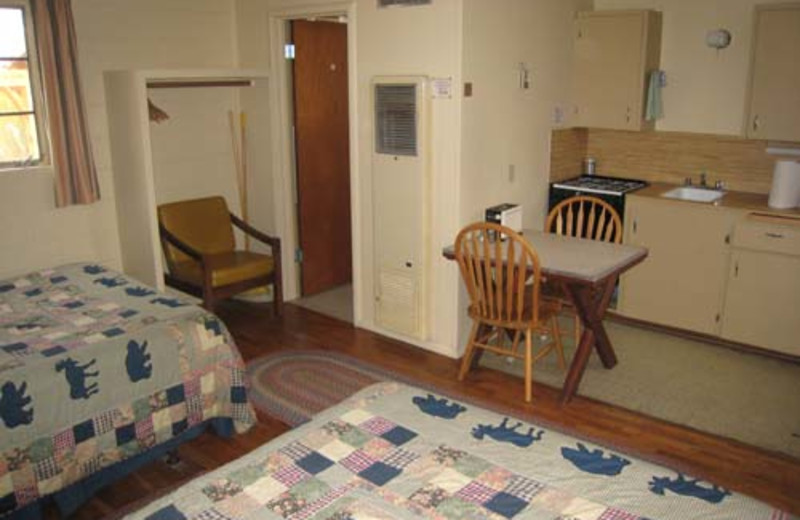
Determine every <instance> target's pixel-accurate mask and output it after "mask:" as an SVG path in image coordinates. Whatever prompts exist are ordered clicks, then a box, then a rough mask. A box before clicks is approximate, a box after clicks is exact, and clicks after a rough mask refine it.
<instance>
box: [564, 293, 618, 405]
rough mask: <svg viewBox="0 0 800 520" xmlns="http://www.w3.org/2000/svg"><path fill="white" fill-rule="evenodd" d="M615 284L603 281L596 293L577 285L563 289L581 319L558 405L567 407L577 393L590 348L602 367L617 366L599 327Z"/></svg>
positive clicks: (615, 358) (615, 359)
mask: <svg viewBox="0 0 800 520" xmlns="http://www.w3.org/2000/svg"><path fill="white" fill-rule="evenodd" d="M616 281H617V280H616V277H612V278H611V279H609V280H607V281H606V284H605V285H604V286H601V287H599V288H598V289H600V290H599V291H598V290H596V289H593V288H591V287H587V286H581V285H571V284H570V285H567V286H566V288H567V290H568V291H569V294H570V297H571V298H572V301H573V303H574V304H575V312H577V313H578V316H580V318H581V322H582V323H583V326H584V330H583V335H582V336H581V341H580V343H579V344H578V348H577V349H576V350H575V355H574V356H573V358H572V363H571V364H570V366H569V372H567V377H566V379H565V381H564V388H563V389H562V391H561V403H562V404H567V403H568V402H569V401H570V400H571V399H572V396H573V395H575V392H576V391H577V390H578V386H579V385H580V382H581V378H583V372H584V370H586V363H587V362H588V361H589V355H590V354H591V353H592V346H594V347H595V348H596V349H597V354H598V356H600V360H601V361H602V363H603V366H604V367H606V368H609V369H610V368H613V367H614V366H615V365H616V364H617V356H616V354H615V353H614V348H613V347H612V346H611V341H610V340H609V339H608V334H606V329H605V327H604V326H603V317H604V316H605V314H606V309H607V308H608V304H609V302H610V301H611V296H612V294H613V293H614V286H615V285H616Z"/></svg>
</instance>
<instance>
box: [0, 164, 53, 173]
mask: <svg viewBox="0 0 800 520" xmlns="http://www.w3.org/2000/svg"><path fill="white" fill-rule="evenodd" d="M4 173H12V174H13V173H24V174H31V173H33V174H37V173H41V174H44V173H46V174H51V173H53V167H52V166H50V165H49V164H38V165H36V166H10V167H6V168H3V167H0V175H2V174H4Z"/></svg>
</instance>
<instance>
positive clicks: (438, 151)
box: [356, 0, 462, 355]
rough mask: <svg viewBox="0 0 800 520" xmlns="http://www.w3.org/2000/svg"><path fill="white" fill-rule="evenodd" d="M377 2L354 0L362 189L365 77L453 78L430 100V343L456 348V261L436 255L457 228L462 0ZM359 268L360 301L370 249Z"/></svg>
mask: <svg viewBox="0 0 800 520" xmlns="http://www.w3.org/2000/svg"><path fill="white" fill-rule="evenodd" d="M376 4H377V2H374V1H373V0H360V1H359V2H358V19H357V27H358V29H357V37H356V38H357V41H358V47H357V57H358V60H357V67H358V78H359V81H358V102H359V105H360V107H362V111H361V116H360V119H359V122H358V131H359V134H358V135H359V165H360V168H361V185H360V189H361V190H362V193H364V194H369V193H371V191H372V184H371V182H370V180H371V174H370V166H371V160H372V159H371V156H372V113H371V110H369V107H370V81H371V79H372V78H373V77H375V76H384V75H425V76H429V77H431V78H452V80H453V85H454V89H453V90H454V96H453V97H452V98H451V99H444V98H443V99H433V100H431V104H430V109H431V114H430V115H431V139H430V144H431V146H430V150H431V174H432V186H431V188H432V203H431V209H432V214H431V219H430V220H431V226H432V229H431V235H430V238H429V240H430V244H429V246H430V253H431V262H432V278H431V280H430V292H431V294H430V295H429V297H430V299H429V302H430V305H429V307H428V309H429V313H428V314H429V316H428V319H429V320H430V321H429V325H430V338H429V347H430V348H433V349H434V350H436V351H439V352H442V353H445V354H447V355H455V353H456V347H457V345H456V342H457V338H456V336H455V332H456V325H455V323H456V318H457V310H458V306H457V302H456V294H457V290H458V289H457V288H458V285H457V284H458V273H457V267H456V265H455V264H453V263H452V262H449V261H447V260H445V259H444V258H443V257H442V256H441V249H442V247H444V246H446V245H447V244H449V243H451V242H452V240H453V237H454V236H455V233H456V231H457V229H458V218H457V215H458V195H459V191H458V185H459V182H460V165H459V152H460V145H461V142H460V124H461V117H460V110H461V108H460V104H461V99H460V95H459V90H460V89H459V88H458V86H459V85H460V84H461V71H460V68H461V41H462V36H461V1H459V0H449V1H448V0H439V1H437V2H433V4H431V5H429V6H423V7H414V8H394V9H377V8H376ZM364 202H365V203H364V204H363V213H362V220H361V233H362V236H363V237H364V242H363V244H364V250H365V251H367V252H371V250H372V207H371V204H369V200H365V201H364ZM364 259H365V261H364V263H363V264H362V267H363V270H362V276H363V281H364V295H365V296H368V299H367V300H366V301H368V302H371V301H372V294H374V288H373V283H372V281H373V270H372V258H371V255H370V256H369V257H367V255H365V256H364ZM364 310H365V311H366V312H365V313H364V317H365V319H366V320H368V321H371V320H372V305H365V308H364Z"/></svg>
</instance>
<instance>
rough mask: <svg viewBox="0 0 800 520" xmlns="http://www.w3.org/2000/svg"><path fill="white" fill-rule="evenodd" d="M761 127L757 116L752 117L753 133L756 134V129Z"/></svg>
mask: <svg viewBox="0 0 800 520" xmlns="http://www.w3.org/2000/svg"><path fill="white" fill-rule="evenodd" d="M759 126H761V121H760V120H759V119H758V115H756V116H755V117H753V132H758V127H759Z"/></svg>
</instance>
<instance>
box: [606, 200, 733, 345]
mask: <svg viewBox="0 0 800 520" xmlns="http://www.w3.org/2000/svg"><path fill="white" fill-rule="evenodd" d="M738 214H739V213H738V212H736V211H729V210H726V209H725V208H720V207H716V206H711V205H704V204H694V203H687V202H676V201H671V200H664V199H656V198H650V197H637V196H629V197H628V198H627V199H626V216H625V241H626V243H628V244H634V245H640V246H644V247H646V248H647V249H648V250H649V254H648V257H647V258H646V259H645V260H644V262H642V263H641V264H639V265H637V266H636V267H634V268H633V269H631V270H630V271H628V272H627V273H626V274H624V275H623V276H622V279H621V282H620V283H621V287H620V300H619V305H618V311H619V312H620V313H621V314H624V315H626V316H629V317H631V318H636V319H640V320H644V321H649V322H653V323H658V324H661V325H667V326H670V327H677V328H681V329H686V330H691V331H695V332H701V333H704V334H714V335H717V334H719V332H720V323H721V314H722V306H723V298H724V295H725V283H726V279H727V276H728V261H729V252H730V245H729V242H730V236H731V233H732V231H733V226H734V223H735V220H736V217H737V215H738Z"/></svg>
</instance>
